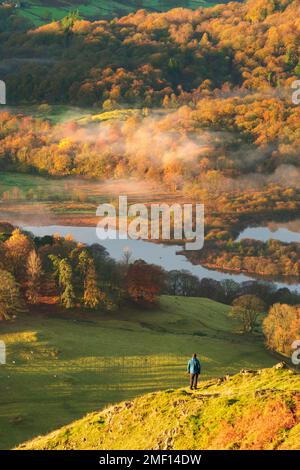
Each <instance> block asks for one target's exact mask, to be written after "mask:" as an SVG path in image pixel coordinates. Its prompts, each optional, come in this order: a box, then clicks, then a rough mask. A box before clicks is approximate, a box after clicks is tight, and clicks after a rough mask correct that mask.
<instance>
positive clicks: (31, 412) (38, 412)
mask: <svg viewBox="0 0 300 470" xmlns="http://www.w3.org/2000/svg"><path fill="white" fill-rule="evenodd" d="M235 330H236V324H235V323H234V321H233V320H232V318H229V317H228V307H227V306H225V305H222V304H219V303H216V302H213V301H210V300H207V299H193V298H176V297H164V298H163V299H162V302H161V307H160V308H157V309H156V310H155V311H139V310H136V309H124V310H122V311H121V312H119V313H115V314H93V315H91V314H85V315H82V316H78V315H77V316H76V318H75V317H73V316H72V315H71V314H70V315H69V316H68V315H65V317H64V318H59V317H56V318H53V317H52V318H51V317H50V316H48V317H45V316H42V315H35V316H29V315H25V316H23V317H22V318H19V319H18V320H17V321H16V322H15V323H12V324H4V323H2V324H1V330H0V331H1V333H0V339H1V340H4V341H5V342H6V344H7V355H8V357H7V365H6V366H0V447H1V448H10V447H12V446H13V445H16V444H18V443H20V442H23V441H25V440H26V439H30V438H32V437H34V436H36V435H38V434H41V433H46V432H49V431H50V430H52V429H55V428H57V427H59V426H61V425H63V424H67V423H69V422H71V421H72V420H74V419H77V418H79V417H81V416H83V415H84V414H85V413H87V412H90V411H93V410H98V409H101V408H103V407H104V406H106V405H107V404H110V403H115V402H118V401H120V400H125V399H128V398H133V397H135V396H138V395H141V394H144V393H148V392H151V391H154V390H161V389H168V388H177V387H182V386H184V385H186V383H187V377H186V372H185V370H186V362H187V360H188V358H189V357H190V355H191V354H192V352H194V350H195V351H197V352H198V353H199V355H200V358H201V360H202V362H203V379H207V378H210V377H215V376H220V375H224V374H226V373H231V372H236V371H238V370H240V369H242V368H245V367H249V368H256V367H264V366H265V367H268V366H270V365H272V364H274V362H275V361H274V359H273V358H272V357H271V356H270V355H269V354H268V353H267V352H266V351H265V349H264V347H263V344H262V340H261V338H258V337H257V338H253V339H251V338H245V337H241V336H239V335H237V334H235V333H234V331H235Z"/></svg>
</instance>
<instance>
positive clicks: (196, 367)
mask: <svg viewBox="0 0 300 470" xmlns="http://www.w3.org/2000/svg"><path fill="white" fill-rule="evenodd" d="M187 371H188V374H190V389H191V390H193V388H194V390H197V385H198V377H199V374H201V364H200V361H199V359H198V358H197V354H196V353H194V354H193V357H192V359H190V360H189V362H188V365H187Z"/></svg>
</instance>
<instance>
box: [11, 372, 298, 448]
mask: <svg viewBox="0 0 300 470" xmlns="http://www.w3.org/2000/svg"><path fill="white" fill-rule="evenodd" d="M299 390H300V376H299V374H297V373H296V372H295V371H293V370H289V369H286V368H282V363H280V364H278V365H276V366H275V367H272V368H269V369H260V370H257V371H242V372H241V373H239V374H236V375H234V376H230V377H228V376H227V377H226V378H225V380H223V381H220V380H218V379H214V380H209V381H207V382H201V384H200V386H199V388H198V390H197V391H190V390H189V389H188V388H187V387H185V388H181V389H178V390H173V389H168V390H165V391H160V392H156V393H149V394H147V395H144V396H142V397H138V398H136V399H135V400H131V401H128V400H127V401H126V402H123V403H118V404H117V405H115V406H111V407H107V408H106V409H104V410H102V411H100V412H99V411H96V412H94V413H91V414H88V415H87V416H85V417H84V418H83V419H80V420H78V421H76V422H74V423H71V424H69V425H68V426H65V427H62V428H61V429H58V430H56V431H54V432H52V433H51V434H49V435H47V436H42V437H39V438H37V439H34V440H33V441H30V442H26V443H25V444H23V445H21V446H20V449H22V450H24V449H25V450H133V449H134V450H152V449H156V450H167V451H170V450H195V449H196V450H202V449H206V450H297V449H299V444H300V406H299V397H300V393H299Z"/></svg>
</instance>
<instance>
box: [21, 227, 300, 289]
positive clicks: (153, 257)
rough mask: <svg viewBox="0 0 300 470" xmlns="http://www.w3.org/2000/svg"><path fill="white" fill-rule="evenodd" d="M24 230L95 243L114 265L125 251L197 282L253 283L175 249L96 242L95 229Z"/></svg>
mask: <svg viewBox="0 0 300 470" xmlns="http://www.w3.org/2000/svg"><path fill="white" fill-rule="evenodd" d="M23 229H24V230H27V231H29V232H32V233H33V234H34V235H35V236H39V237H43V236H45V235H54V234H57V233H59V234H60V235H61V236H63V237H65V236H66V235H72V237H73V239H74V240H76V241H78V242H81V243H85V244H87V245H91V244H93V243H99V244H100V245H102V246H104V247H105V248H106V249H107V251H108V253H109V254H110V256H111V257H112V258H114V259H115V260H117V261H120V260H121V259H122V258H123V255H124V250H125V249H127V248H128V249H129V250H130V251H131V252H132V256H133V259H143V260H144V261H146V262H147V263H153V264H157V265H158V266H161V267H163V268H164V269H166V270H167V271H171V270H173V269H178V270H183V269H185V270H187V271H189V272H190V273H192V274H194V275H195V276H197V277H199V278H200V279H201V278H204V277H206V278H211V279H215V280H216V281H222V280H224V279H232V280H234V281H236V282H244V281H250V280H253V279H255V278H254V277H250V276H247V275H245V274H228V273H222V272H219V271H215V270H210V269H206V268H204V267H202V266H201V265H193V264H191V263H190V262H189V261H188V260H187V259H186V257H185V256H183V255H178V254H177V251H178V247H176V246H167V245H163V244H156V243H150V242H148V241H144V240H119V239H116V240H99V239H98V238H97V235H96V228H95V227H65V226H59V225H51V226H41V227H35V226H26V227H23ZM274 284H275V285H276V286H278V287H291V286H290V285H288V284H285V283H277V282H276V283H274ZM292 287H293V288H294V289H297V290H300V285H297V284H294V285H293V286H292Z"/></svg>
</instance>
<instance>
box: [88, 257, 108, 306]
mask: <svg viewBox="0 0 300 470" xmlns="http://www.w3.org/2000/svg"><path fill="white" fill-rule="evenodd" d="M101 300H103V294H102V293H101V291H100V289H99V287H98V283H97V273H96V269H95V265H94V262H93V260H92V259H90V260H89V263H88V266H87V270H86V274H85V280H84V294H83V302H84V306H85V307H86V308H91V309H96V308H97V307H98V306H99V304H100V302H101Z"/></svg>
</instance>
